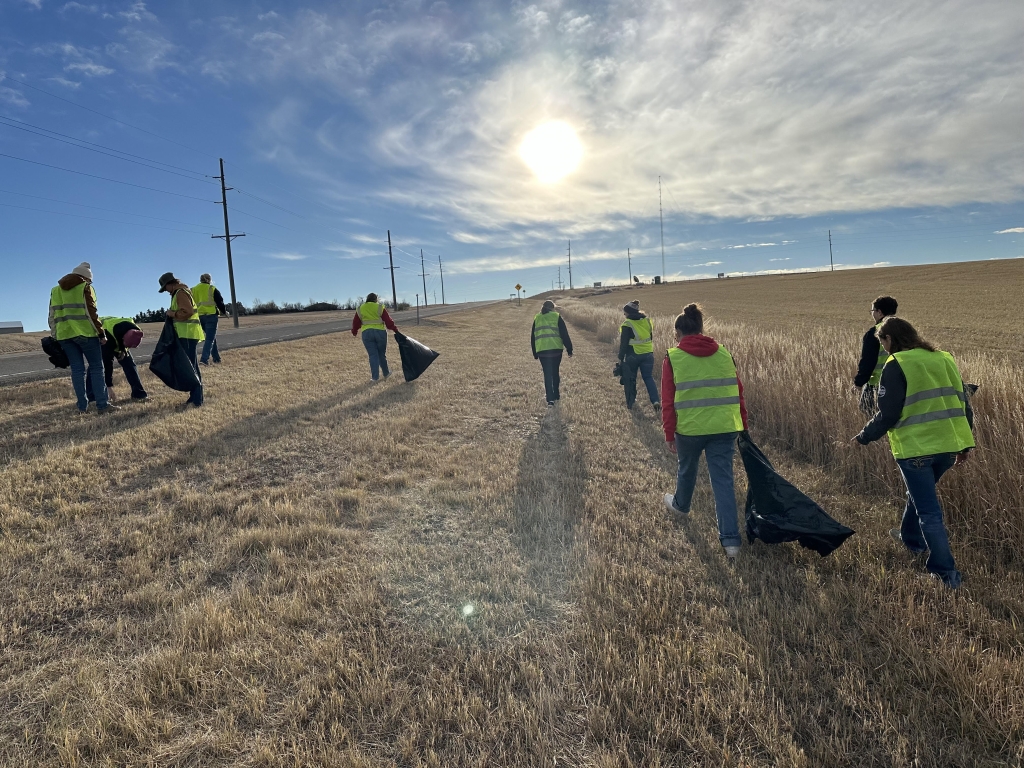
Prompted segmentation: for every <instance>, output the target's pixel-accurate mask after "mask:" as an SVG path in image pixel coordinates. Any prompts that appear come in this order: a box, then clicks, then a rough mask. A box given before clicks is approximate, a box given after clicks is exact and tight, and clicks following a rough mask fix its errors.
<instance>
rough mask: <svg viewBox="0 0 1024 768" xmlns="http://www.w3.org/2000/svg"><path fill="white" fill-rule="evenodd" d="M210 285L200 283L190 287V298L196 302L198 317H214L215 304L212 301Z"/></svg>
mask: <svg viewBox="0 0 1024 768" xmlns="http://www.w3.org/2000/svg"><path fill="white" fill-rule="evenodd" d="M213 291H214V287H213V284H212V283H200V284H199V285H194V286H192V298H193V299H195V300H196V309H198V310H199V314H200V315H216V314H217V302H215V301H214V300H213Z"/></svg>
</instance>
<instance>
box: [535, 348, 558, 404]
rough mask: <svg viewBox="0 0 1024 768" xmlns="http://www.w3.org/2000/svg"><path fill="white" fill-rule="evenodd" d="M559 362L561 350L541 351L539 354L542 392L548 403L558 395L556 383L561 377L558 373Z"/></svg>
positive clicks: (553, 400)
mask: <svg viewBox="0 0 1024 768" xmlns="http://www.w3.org/2000/svg"><path fill="white" fill-rule="evenodd" d="M561 364H562V351H561V350H557V351H555V352H554V353H551V352H546V353H544V352H542V353H541V355H540V367H541V368H542V369H543V370H544V394H545V395H546V396H547V400H548V402H549V403H553V402H555V400H557V399H558V397H559V394H558V385H559V383H561V380H562V379H561V377H560V376H559V375H558V366H560V365H561Z"/></svg>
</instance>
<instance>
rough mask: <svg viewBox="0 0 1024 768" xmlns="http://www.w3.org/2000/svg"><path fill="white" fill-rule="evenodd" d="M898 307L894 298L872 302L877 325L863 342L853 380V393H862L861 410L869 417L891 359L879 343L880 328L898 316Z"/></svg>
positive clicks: (883, 298)
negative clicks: (880, 380)
mask: <svg viewBox="0 0 1024 768" xmlns="http://www.w3.org/2000/svg"><path fill="white" fill-rule="evenodd" d="M898 306H899V304H898V303H897V301H896V299H894V298H893V297H892V296H879V297H878V298H877V299H875V300H874V301H873V302H871V319H872V320H874V321H875V324H874V325H873V326H871V327H870V328H868V330H867V331H866V332H865V334H864V338H863V339H862V340H861V351H860V363H859V364H858V366H857V375H856V376H855V377H854V379H853V391H854V392H859V393H860V409H861V410H862V411H864V413H866V414H867V415H868V416H873V415H874V413H875V411H876V410H877V407H876V405H875V392H876V390H877V389H878V381H879V379H881V377H882V366H883V365H885V361H886V358H888V357H889V355H888V354H887V353H886V351H885V350H884V349H883V348H882V345H881V344H879V343H878V327H879V326H880V325H881V324H882V321H883V320H884V319H885V318H887V317H891V316H893V315H895V314H896V309H897V308H898Z"/></svg>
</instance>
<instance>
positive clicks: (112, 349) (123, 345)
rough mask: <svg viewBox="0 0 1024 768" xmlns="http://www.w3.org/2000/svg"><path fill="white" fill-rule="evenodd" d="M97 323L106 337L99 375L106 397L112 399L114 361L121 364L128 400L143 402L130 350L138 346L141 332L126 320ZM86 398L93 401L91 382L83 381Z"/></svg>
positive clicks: (107, 318)
mask: <svg viewBox="0 0 1024 768" xmlns="http://www.w3.org/2000/svg"><path fill="white" fill-rule="evenodd" d="M100 323H101V324H102V325H103V331H104V333H105V334H106V337H107V343H106V344H104V345H103V374H104V381H105V382H106V385H107V392H108V395H109V396H110V397H111V399H113V397H112V396H113V392H112V389H113V386H114V359H115V358H116V359H117V361H118V362H119V363H120V364H121V370H122V371H124V378H125V380H126V381H127V382H128V386H129V387H131V390H132V395H131V397H132V400H145V399H147V398H148V397H149V395H148V394H147V393H146V388H145V387H143V386H142V379H141V378H140V377H139V369H138V368H136V367H135V358H133V357H132V350H133V349H135V348H136V347H138V346H139V344H141V343H142V337H143V335H144V334H143V332H142V329H141V328H139V326H137V325H136V324H135V321H134V320H132V319H131V318H130V317H101V318H100ZM85 388H86V396H87V397H88V398H89V400H93V399H94V396H93V390H92V382H91V381H86V387H85Z"/></svg>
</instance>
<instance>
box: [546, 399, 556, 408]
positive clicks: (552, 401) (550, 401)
mask: <svg viewBox="0 0 1024 768" xmlns="http://www.w3.org/2000/svg"><path fill="white" fill-rule="evenodd" d="M554 407H555V401H554V400H548V408H554Z"/></svg>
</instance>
